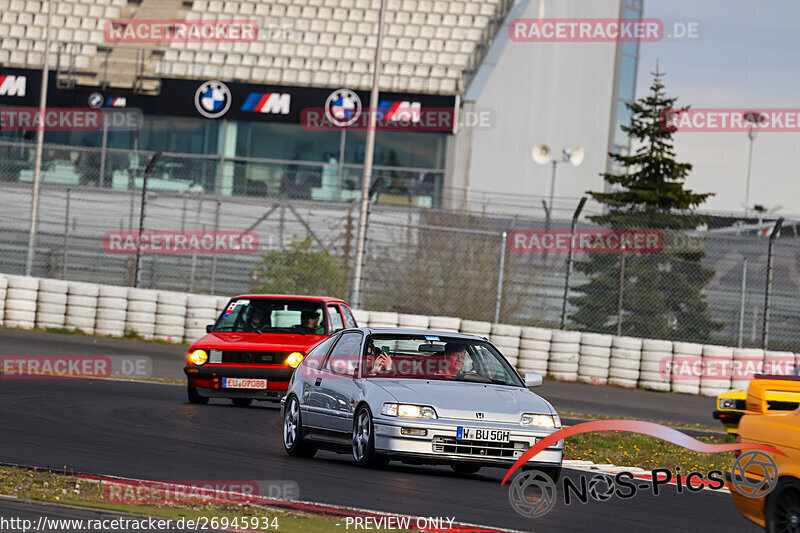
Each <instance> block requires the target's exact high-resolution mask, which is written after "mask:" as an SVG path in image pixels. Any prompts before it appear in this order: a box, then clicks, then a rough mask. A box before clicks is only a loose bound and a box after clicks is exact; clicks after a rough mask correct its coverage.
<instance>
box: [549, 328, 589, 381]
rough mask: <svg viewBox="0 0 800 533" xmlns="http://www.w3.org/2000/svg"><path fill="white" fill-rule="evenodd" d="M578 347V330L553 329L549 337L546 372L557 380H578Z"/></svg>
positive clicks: (579, 342)
mask: <svg viewBox="0 0 800 533" xmlns="http://www.w3.org/2000/svg"><path fill="white" fill-rule="evenodd" d="M580 348H581V333H580V331H561V330H554V331H553V334H552V336H551V337H550V359H549V360H548V363H547V373H548V374H550V375H551V376H553V377H554V378H556V379H557V380H559V381H578V359H579V357H580Z"/></svg>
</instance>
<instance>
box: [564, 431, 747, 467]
mask: <svg viewBox="0 0 800 533" xmlns="http://www.w3.org/2000/svg"><path fill="white" fill-rule="evenodd" d="M697 440H699V441H701V442H710V443H713V444H723V443H730V442H734V440H735V438H734V437H733V436H730V435H728V436H725V437H719V438H714V437H710V438H705V437H698V438H697ZM564 458H565V459H577V460H583V461H592V462H593V463H598V464H613V465H617V466H628V467H639V468H643V469H645V470H653V469H655V468H667V469H669V470H670V471H671V472H675V471H676V467H680V471H681V472H682V473H688V472H689V471H699V472H708V471H709V470H722V471H725V470H728V469H730V467H731V465H732V464H733V452H723V453H699V452H694V451H692V450H687V449H686V448H684V447H682V446H678V445H676V444H671V443H669V442H666V441H663V440H661V439H657V438H655V437H647V436H645V435H639V434H637V433H627V432H617V431H609V432H605V431H604V432H593V433H584V434H582V435H576V436H574V437H569V438H567V439H566V440H565V442H564Z"/></svg>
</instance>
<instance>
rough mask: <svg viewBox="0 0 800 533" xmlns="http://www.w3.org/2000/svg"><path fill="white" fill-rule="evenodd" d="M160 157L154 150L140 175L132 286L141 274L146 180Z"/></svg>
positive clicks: (137, 283)
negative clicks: (140, 186) (140, 197)
mask: <svg viewBox="0 0 800 533" xmlns="http://www.w3.org/2000/svg"><path fill="white" fill-rule="evenodd" d="M159 159H161V152H156V153H155V154H153V155H152V156H151V157H150V161H149V162H148V163H147V167H145V169H144V175H143V176H142V203H141V205H140V206H139V234H138V235H137V236H136V264H135V265H134V268H133V286H134V287H138V286H139V277H140V275H141V261H142V232H143V231H144V208H145V206H146V205H147V180H148V179H150V174H152V173H153V169H154V168H156V165H157V164H158V160H159Z"/></svg>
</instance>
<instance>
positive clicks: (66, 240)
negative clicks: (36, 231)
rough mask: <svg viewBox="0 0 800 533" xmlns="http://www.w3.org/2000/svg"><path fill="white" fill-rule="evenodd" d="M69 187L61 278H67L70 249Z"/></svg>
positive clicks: (68, 190)
mask: <svg viewBox="0 0 800 533" xmlns="http://www.w3.org/2000/svg"><path fill="white" fill-rule="evenodd" d="M70 191H71V189H67V202H66V204H67V205H66V209H65V210H64V259H63V264H62V266H61V279H67V250H69V193H70Z"/></svg>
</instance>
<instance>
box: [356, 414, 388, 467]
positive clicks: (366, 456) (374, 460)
mask: <svg viewBox="0 0 800 533" xmlns="http://www.w3.org/2000/svg"><path fill="white" fill-rule="evenodd" d="M352 447H353V460H354V461H355V463H356V466H360V467H362V468H371V467H374V466H379V465H380V463H382V462H383V461H382V458H380V457H378V456H377V454H376V453H375V425H374V424H373V423H372V413H370V411H369V409H368V408H367V406H366V405H362V406H361V407H359V408H358V410H357V411H356V416H355V417H353V443H352Z"/></svg>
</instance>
